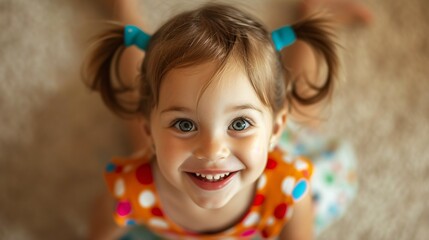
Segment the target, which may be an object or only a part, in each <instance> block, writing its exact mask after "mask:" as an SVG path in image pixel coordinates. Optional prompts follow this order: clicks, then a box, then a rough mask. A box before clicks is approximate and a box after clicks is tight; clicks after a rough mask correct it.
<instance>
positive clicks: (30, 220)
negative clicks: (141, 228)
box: [0, 0, 429, 240]
mask: <svg viewBox="0 0 429 240" xmlns="http://www.w3.org/2000/svg"><path fill="white" fill-rule="evenodd" d="M164 2H167V1H149V0H146V1H142V3H141V5H142V8H144V9H150V11H146V12H147V15H146V16H145V19H146V21H147V22H148V23H149V24H151V25H152V26H153V29H156V27H157V26H159V24H160V20H159V16H168V15H170V14H172V13H173V12H175V11H179V10H180V9H183V8H187V7H190V6H191V5H192V4H193V2H195V1H190V0H188V1H183V0H182V1H179V0H175V1H168V3H164ZM241 2H246V3H247V5H248V6H250V7H249V8H250V9H257V11H256V12H258V14H260V16H261V18H262V19H264V20H265V21H266V22H267V23H268V24H269V25H270V26H271V27H276V26H278V25H279V24H281V23H282V21H285V19H290V18H287V17H284V16H282V17H281V16H280V15H282V14H283V12H287V11H286V8H287V7H290V5H291V4H290V2H289V1H287V3H283V2H282V1H274V0H270V1H262V0H259V1H256V0H253V1H250V2H249V1H244V0H242V1H241ZM365 2H367V3H368V4H369V5H370V6H371V8H372V9H373V10H374V12H375V14H376V21H375V24H374V25H373V26H372V27H371V28H369V29H360V30H354V31H349V32H347V33H344V34H343V35H342V38H341V43H342V44H343V46H344V51H343V52H342V56H343V60H344V64H345V65H344V68H343V75H344V79H342V80H341V84H340V85H339V87H338V88H337V93H336V95H335V98H334V103H333V107H332V110H331V111H330V114H329V116H330V118H329V121H328V122H327V123H326V124H325V126H324V129H325V131H326V134H329V135H332V136H337V137H338V136H341V137H343V138H346V139H348V140H350V141H351V142H352V143H353V145H354V147H355V149H356V151H357V154H358V157H359V166H360V167H359V185H360V190H359V195H358V198H357V199H356V201H355V202H354V203H353V204H352V206H351V208H350V209H349V210H348V212H347V214H346V215H345V216H344V218H342V219H341V220H340V221H338V222H337V223H336V224H334V225H332V226H331V227H330V228H329V229H328V230H327V231H326V232H324V233H323V234H322V236H320V239H334V240H335V239H376V240H378V239H404V240H405V239H406V240H408V239H429V206H428V204H429V200H428V199H429V187H428V184H429V148H428V143H429V95H428V91H429V79H428V75H429V68H428V67H429V17H428V12H427V11H428V10H429V3H428V2H427V1H425V0H410V1H399V0H390V1H369V0H365ZM172 9H174V10H172ZM101 16H102V10H100V9H99V8H97V5H96V4H91V3H89V1H84V0H74V1H72V0H69V1H66V0H63V1H58V0H50V1H49V0H44V1H42V0H38V1H25V0H1V1H0V29H1V32H0V34H1V35H0V36H1V37H0V194H1V195H0V239H8V240H9V239H11V240H14V239H64V240H66V239H84V236H85V233H86V230H87V224H86V219H87V217H88V211H89V210H90V203H91V201H92V199H93V197H94V196H95V195H96V194H97V192H98V191H100V190H101V189H102V188H103V187H104V186H103V182H102V179H101V170H102V168H103V163H104V162H105V161H106V160H107V159H109V157H110V156H112V155H120V154H124V153H126V152H127V151H128V148H127V145H128V143H127V140H126V139H127V138H126V135H125V132H124V129H123V128H122V124H121V121H120V120H118V119H116V118H114V117H113V116H112V114H110V113H109V112H108V111H107V110H106V109H105V108H104V107H103V106H102V104H101V103H100V100H99V98H98V96H97V95H95V94H90V93H89V91H88V90H86V89H85V88H84V86H83V84H82V83H81V81H80V78H79V64H80V61H81V58H82V55H83V49H84V46H85V40H86V39H87V38H88V36H90V35H91V33H92V32H93V29H94V27H95V26H96V21H97V20H98V19H100V17H101ZM272 16H277V17H275V18H270V17H272Z"/></svg>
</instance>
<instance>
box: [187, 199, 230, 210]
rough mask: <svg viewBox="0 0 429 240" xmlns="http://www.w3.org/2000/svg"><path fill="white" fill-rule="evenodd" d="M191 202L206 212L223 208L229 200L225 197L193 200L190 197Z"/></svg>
mask: <svg viewBox="0 0 429 240" xmlns="http://www.w3.org/2000/svg"><path fill="white" fill-rule="evenodd" d="M191 199H192V201H193V202H194V203H195V204H196V205H198V206H199V207H200V208H203V209H206V210H216V209H220V208H223V207H225V206H226V205H227V203H228V202H229V201H230V198H225V197H218V198H217V197H207V198H205V197H197V198H196V199H193V198H192V197H191Z"/></svg>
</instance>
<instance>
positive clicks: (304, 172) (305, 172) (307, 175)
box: [302, 170, 310, 178]
mask: <svg viewBox="0 0 429 240" xmlns="http://www.w3.org/2000/svg"><path fill="white" fill-rule="evenodd" d="M302 175H304V177H306V178H308V177H310V174H309V173H308V170H303V171H302Z"/></svg>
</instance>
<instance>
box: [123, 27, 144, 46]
mask: <svg viewBox="0 0 429 240" xmlns="http://www.w3.org/2000/svg"><path fill="white" fill-rule="evenodd" d="M149 40H150V35H149V34H147V33H145V32H143V31H142V30H141V29H140V28H138V27H136V26H134V25H126V26H125V29H124V45H125V46H126V47H129V46H131V45H135V46H137V47H138V48H140V49H141V50H143V51H146V50H147V46H148V45H149Z"/></svg>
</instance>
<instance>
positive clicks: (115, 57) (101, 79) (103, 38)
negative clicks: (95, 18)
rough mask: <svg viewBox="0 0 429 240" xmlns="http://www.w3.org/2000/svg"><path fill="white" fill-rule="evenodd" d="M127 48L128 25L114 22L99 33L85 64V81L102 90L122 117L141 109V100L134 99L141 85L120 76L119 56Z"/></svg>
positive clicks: (108, 103)
mask: <svg viewBox="0 0 429 240" xmlns="http://www.w3.org/2000/svg"><path fill="white" fill-rule="evenodd" d="M124 50H125V46H124V26H122V25H120V24H116V23H112V24H111V27H110V28H109V29H107V30H105V31H103V32H102V33H100V34H99V35H97V36H95V38H94V39H93V43H92V45H91V46H90V48H89V51H88V55H87V56H86V58H85V60H84V64H83V66H82V77H83V80H84V82H85V84H86V85H87V86H88V87H89V88H90V89H91V90H94V91H98V92H99V93H100V95H101V98H102V100H103V102H104V103H105V104H106V105H107V107H108V108H109V109H110V110H112V111H113V112H114V113H116V114H118V115H119V116H122V117H126V116H129V115H132V114H135V113H136V112H137V109H138V101H131V100H130V99H134V100H135V98H136V97H135V95H136V92H137V89H138V86H130V84H125V83H124V82H123V81H122V80H121V78H120V76H119V59H120V57H121V55H122V53H123V52H124ZM131 85H132V84H131ZM130 96H131V97H130Z"/></svg>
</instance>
